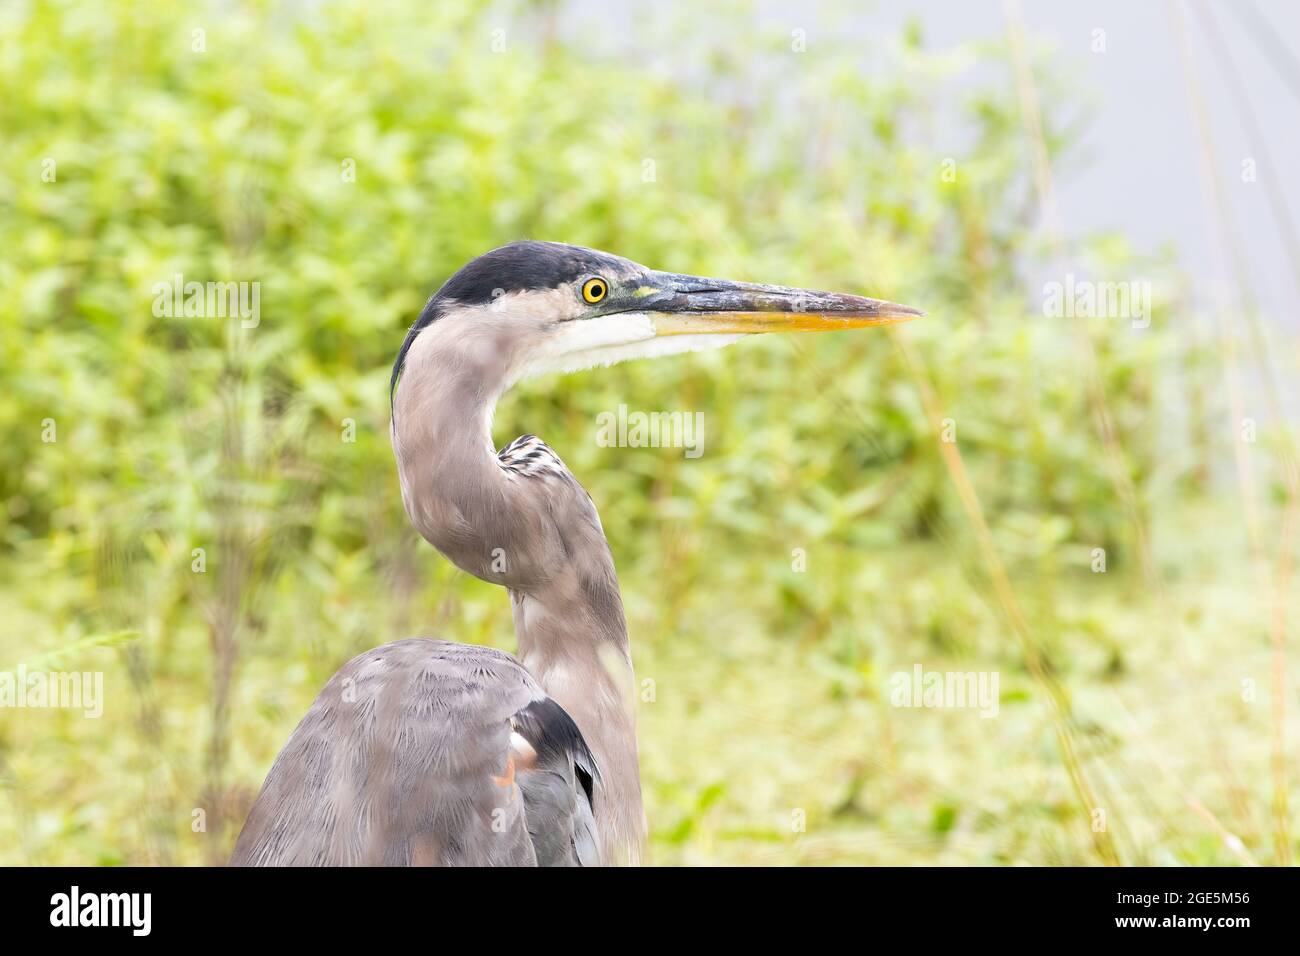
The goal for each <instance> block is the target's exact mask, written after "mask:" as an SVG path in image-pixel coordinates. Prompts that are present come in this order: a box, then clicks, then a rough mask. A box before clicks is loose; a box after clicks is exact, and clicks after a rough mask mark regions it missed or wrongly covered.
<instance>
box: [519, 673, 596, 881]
mask: <svg viewBox="0 0 1300 956" xmlns="http://www.w3.org/2000/svg"><path fill="white" fill-rule="evenodd" d="M511 725H512V726H513V727H514V732H515V734H517V735H518V736H519V737H522V738H523V739H524V740H525V741H526V742H527V746H529V747H531V748H532V749H533V751H534V753H533V754H531V755H529V756H530V759H529V761H528V763H529V766H528V767H527V769H524V770H521V771H520V772H519V773H518V775H517V776H516V782H517V783H518V784H519V789H520V792H521V793H522V795H523V801H524V816H525V818H526V822H527V827H528V835H529V837H530V838H531V840H532V848H533V853H534V854H535V855H536V857H537V863H538V865H539V866H594V865H596V864H598V863H599V862H600V852H599V849H598V845H599V844H598V839H597V836H596V820H595V816H594V814H593V811H592V808H593V806H594V804H595V789H596V781H597V780H599V779H600V772H599V771H598V770H597V768H596V761H595V758H594V757H592V755H591V750H590V749H588V747H587V742H586V741H585V740H583V738H582V732H581V731H580V730H578V726H577V724H575V723H574V722H573V718H571V717H570V716H569V715H568V714H567V713H566V712H565V710H564V708H563V707H561V706H560V705H559V704H557V703H556V702H555V701H553V700H551V699H549V698H544V699H541V700H534V701H532V702H531V703H529V704H528V705H527V706H525V707H524V708H523V709H522V710H520V711H519V712H518V713H516V714H515V716H514V717H513V718H512V719H511Z"/></svg>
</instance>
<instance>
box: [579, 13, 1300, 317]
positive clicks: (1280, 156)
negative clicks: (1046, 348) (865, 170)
mask: <svg viewBox="0 0 1300 956" xmlns="http://www.w3.org/2000/svg"><path fill="white" fill-rule="evenodd" d="M698 2H701V0H661V2H659V3H656V4H655V5H654V7H653V8H650V9H653V10H654V11H655V12H654V13H653V14H648V13H647V8H646V7H639V6H637V5H636V4H632V3H611V2H610V0H574V2H573V3H572V4H571V5H570V6H568V7H567V8H566V10H565V13H564V15H563V17H562V22H563V23H564V28H565V29H573V30H579V31H587V32H588V33H589V34H598V35H599V42H594V43H593V48H597V49H609V47H608V46H607V45H606V44H608V43H612V44H615V48H618V49H620V50H621V51H623V52H622V53H621V54H620V55H625V56H626V57H627V58H628V62H629V63H632V64H636V63H638V62H639V59H638V58H641V57H645V56H648V55H651V54H653V53H654V50H653V48H651V51H650V53H647V50H646V48H645V47H643V46H639V45H638V44H637V42H636V30H635V28H634V27H633V24H634V22H635V21H636V19H637V17H639V16H643V15H652V16H656V17H658V16H663V17H664V18H666V19H668V20H669V21H671V22H676V23H685V24H688V25H689V24H690V23H691V22H692V21H691V19H690V12H691V10H692V9H694V4H695V3H698ZM1173 2H1175V3H1177V4H1178V5H1179V9H1180V10H1182V12H1183V21H1184V23H1185V24H1186V27H1187V30H1188V33H1189V37H1190V41H1191V43H1192V49H1193V50H1194V58H1195V61H1196V64H1197V71H1198V74H1199V80H1200V84H1201V89H1202V91H1203V93H1204V96H1205V105H1206V109H1207V112H1208V114H1209V119H1210V125H1211V127H1212V129H1213V134H1214V139H1215V143H1216V148H1217V150H1218V160H1219V163H1218V168H1217V169H1216V170H1215V172H1216V175H1217V176H1219V177H1222V179H1221V181H1222V183H1223V189H1224V195H1225V197H1226V198H1227V200H1228V202H1229V204H1230V206H1231V210H1232V214H1233V216H1234V217H1235V219H1236V225H1237V229H1238V232H1239V235H1240V240H1241V242H1242V243H1243V247H1244V249H1245V251H1246V259H1247V260H1248V263H1249V267H1250V270H1251V279H1252V284H1253V292H1254V294H1255V296H1256V298H1257V299H1258V301H1259V303H1260V305H1261V307H1262V311H1263V313H1264V316H1265V318H1266V320H1267V322H1268V325H1269V326H1270V327H1271V328H1272V329H1273V330H1274V331H1275V332H1284V333H1286V334H1287V336H1288V337H1290V338H1292V339H1296V337H1297V333H1300V308H1298V305H1300V280H1297V278H1296V277H1295V276H1294V273H1293V271H1292V270H1291V266H1290V262H1289V260H1288V258H1287V256H1286V252H1285V247H1284V246H1283V243H1282V240H1281V238H1280V234H1279V232H1278V227H1277V223H1276V220H1275V218H1274V216H1273V215H1272V214H1271V212H1270V207H1269V193H1268V191H1267V188H1266V185H1265V178H1266V177H1272V178H1273V180H1274V182H1275V183H1276V184H1277V185H1278V186H1279V187H1280V188H1279V191H1280V192H1281V193H1282V194H1283V195H1284V196H1285V197H1286V204H1287V205H1288V207H1289V209H1290V212H1291V217H1292V220H1293V221H1294V222H1297V223H1300V196H1297V193H1298V192H1300V190H1296V189H1295V188H1293V187H1292V185H1291V183H1292V176H1293V175H1294V174H1293V173H1291V172H1290V171H1293V170H1298V169H1300V3H1298V2H1295V0H1232V2H1225V0H1217V2H1216V0H1195V2H1202V3H1204V5H1205V6H1206V7H1208V8H1209V9H1210V11H1211V16H1212V18H1213V20H1214V21H1215V22H1216V24H1217V27H1218V30H1217V33H1218V36H1220V37H1221V38H1222V45H1223V48H1224V49H1226V51H1227V55H1228V56H1229V57H1230V59H1231V60H1232V61H1233V63H1234V65H1235V68H1236V70H1237V73H1238V75H1239V77H1240V80H1239V82H1240V84H1241V86H1242V87H1243V88H1244V89H1245V90H1246V91H1247V94H1248V96H1249V101H1250V104H1251V107H1252V109H1253V111H1254V113H1255V116H1256V121H1257V123H1258V124H1259V126H1260V127H1262V129H1263V132H1264V135H1265V137H1266V138H1267V142H1266V143H1260V142H1255V141H1252V138H1251V136H1250V135H1249V132H1248V129H1249V127H1248V126H1247V124H1246V122H1245V121H1244V117H1242V116H1241V115H1240V114H1239V110H1238V107H1237V105H1236V100H1235V99H1234V97H1233V94H1232V91H1231V89H1230V88H1229V86H1228V83H1227V81H1226V80H1225V78H1224V74H1223V73H1222V71H1221V69H1220V67H1219V61H1218V59H1217V58H1216V57H1217V54H1216V52H1215V50H1213V49H1212V47H1211V45H1210V44H1209V42H1208V41H1207V37H1206V33H1205V27H1204V23H1205V20H1204V17H1203V15H1198V13H1197V11H1196V10H1195V9H1194V6H1193V2H1194V0H1173ZM1020 7H1021V9H1022V11H1023V16H1024V19H1025V23H1026V28H1027V31H1028V33H1029V34H1030V36H1031V37H1032V38H1033V39H1034V40H1035V41H1038V42H1040V43H1041V42H1046V43H1047V44H1049V45H1051V46H1052V47H1054V49H1055V51H1056V56H1057V57H1058V64H1057V65H1058V67H1060V68H1061V69H1062V70H1063V71H1065V72H1066V75H1068V76H1071V77H1073V79H1074V82H1073V83H1072V84H1071V87H1072V90H1073V92H1074V93H1075V94H1077V95H1078V96H1079V97H1082V98H1084V99H1086V100H1087V101H1088V102H1090V103H1091V106H1092V122H1091V124H1090V125H1089V126H1088V128H1087V135H1086V136H1085V138H1084V140H1083V142H1082V143H1081V144H1080V147H1079V149H1078V150H1077V151H1076V153H1075V155H1074V156H1073V158H1072V162H1071V164H1070V167H1069V168H1068V169H1066V170H1058V171H1057V178H1056V189H1057V196H1058V201H1059V205H1060V212H1061V218H1062V221H1063V225H1064V228H1065V231H1066V234H1067V235H1069V236H1075V235H1080V234H1085V233H1092V232H1096V231H1099V230H1107V231H1115V232H1119V233H1122V234H1123V235H1125V236H1127V237H1128V238H1129V240H1130V241H1131V242H1132V243H1133V245H1134V246H1135V248H1136V249H1137V250H1138V251H1139V252H1155V251H1157V250H1159V249H1161V248H1163V247H1165V246H1172V247H1173V248H1174V249H1175V250H1176V252H1177V256H1178V259H1179V261H1180V262H1181V263H1182V264H1183V266H1184V267H1185V269H1186V270H1187V272H1188V273H1190V274H1192V275H1194V276H1196V277H1197V278H1198V280H1200V281H1202V282H1213V281H1215V280H1216V278H1217V277H1219V276H1222V275H1223V274H1224V273H1223V271H1222V270H1221V269H1220V268H1219V265H1218V260H1217V258H1216V253H1215V251H1214V248H1213V246H1212V239H1213V235H1212V233H1211V229H1210V226H1209V221H1208V219H1207V211H1206V206H1205V200H1204V188H1205V187H1204V180H1203V176H1202V172H1201V168H1200V165H1199V164H1200V163H1201V162H1202V156H1201V152H1200V150H1201V147H1200V145H1199V141H1198V139H1197V136H1196V129H1195V126H1194V125H1193V119H1192V113H1191V107H1190V103H1189V98H1188V92H1187V86H1186V83H1185V80H1184V74H1183V71H1182V67H1181V65H1180V60H1179V56H1178V47H1177V40H1176V34H1175V32H1174V29H1173V24H1172V20H1171V14H1170V5H1169V2H1168V0H1089V2H1087V3H1075V2H1067V0H1021V3H1020ZM1232 8H1239V9H1237V10H1236V11H1235V12H1234V9H1232ZM1240 8H1245V9H1240ZM1252 14H1253V15H1252ZM742 15H747V16H753V17H755V18H757V19H758V20H759V21H760V24H761V25H764V26H768V27H773V28H775V27H781V28H782V29H790V28H793V27H800V28H803V29H805V30H806V31H807V36H808V43H809V50H810V51H812V50H814V49H815V44H816V43H817V41H818V39H819V38H821V37H826V36H832V35H833V36H837V37H840V38H843V37H844V36H849V37H852V36H853V35H854V34H855V33H860V35H862V36H863V37H864V38H866V37H871V38H875V37H877V36H881V35H884V36H891V37H893V36H897V35H898V34H899V32H900V31H901V29H902V27H903V26H904V24H905V23H906V22H907V21H909V20H910V19H912V18H917V19H919V20H920V22H921V23H922V24H923V30H924V36H925V45H926V48H927V49H929V50H932V51H940V50H943V49H945V48H948V47H952V46H954V45H956V44H959V43H962V42H964V41H970V40H994V39H998V38H1001V37H1003V36H1004V35H1005V29H1006V21H1005V16H1004V10H1003V3H1002V0H865V2H864V0H758V4H757V9H756V10H755V11H754V12H753V13H752V14H742ZM1244 20H1251V21H1252V22H1254V23H1256V24H1265V26H1264V27H1263V28H1262V29H1261V28H1258V27H1257V30H1256V32H1255V33H1252V32H1251V31H1250V30H1249V29H1247V28H1246V27H1244V26H1243V21H1244ZM706 22H708V23H710V24H712V23H715V22H716V21H715V20H712V19H709V20H707V21H706ZM1098 28H1100V29H1102V30H1104V31H1105V42H1106V50H1105V52H1104V53H1095V52H1093V51H1092V43H1093V31H1094V30H1095V29H1098ZM1261 33H1263V34H1264V37H1265V41H1266V40H1267V38H1268V37H1271V38H1272V44H1274V45H1275V47H1280V48H1281V49H1282V51H1283V52H1282V53H1281V54H1279V53H1278V52H1277V50H1276V48H1274V49H1272V50H1269V49H1266V46H1268V43H1267V42H1262V41H1261V36H1260V34H1261ZM620 40H622V41H623V44H622V45H620V43H619V41H620ZM1270 53H1272V57H1270ZM668 54H669V56H671V55H672V51H668ZM1278 60H1282V61H1283V62H1282V64H1281V65H1280V66H1279V65H1278V63H1277V61H1278ZM643 65H646V66H649V65H650V64H649V63H646V64H643ZM679 65H680V64H679ZM1076 105H1077V104H1076ZM1044 107H1045V108H1047V109H1050V108H1051V104H1050V103H1047V102H1045V103H1044ZM954 135H955V138H956V137H958V136H959V133H955V134H954ZM1247 157H1250V158H1253V159H1254V160H1255V163H1256V171H1257V176H1258V181H1257V182H1255V183H1253V184H1246V183H1243V182H1242V177H1241V169H1242V161H1243V159H1245V158H1247ZM1026 164H1027V165H1028V153H1026ZM1204 294H1205V296H1206V298H1207V301H1209V300H1210V295H1211V293H1210V291H1209V289H1208V288H1207V289H1206V290H1205V292H1204Z"/></svg>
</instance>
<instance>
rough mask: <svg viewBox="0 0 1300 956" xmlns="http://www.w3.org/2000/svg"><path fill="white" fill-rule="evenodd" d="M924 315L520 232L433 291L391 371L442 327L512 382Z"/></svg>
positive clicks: (395, 373)
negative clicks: (689, 270) (692, 271)
mask: <svg viewBox="0 0 1300 956" xmlns="http://www.w3.org/2000/svg"><path fill="white" fill-rule="evenodd" d="M922 314H924V313H922V312H921V311H920V310H918V309H914V308H912V307H910V306H906V305H898V304H897V303H894V302H886V301H883V300H881V299H868V298H864V297H862V296H857V295H846V294H843V293H837V292H817V291H813V290H811V289H797V288H790V287H787V286H776V285H760V284H757V283H752V282H734V281H731V280H728V279H710V278H703V277H700V276H692V275H681V274H678V273H672V272H659V271H656V270H654V269H649V268H647V267H645V266H643V265H640V264H638V263H636V262H633V261H631V260H630V259H624V258H622V257H621V256H615V255H611V254H609V253H606V252H600V251H597V250H595V249H585V248H583V247H581V246H570V245H566V244H563V243H557V242H533V241H523V242H512V243H510V244H509V245H505V246H502V247H500V248H499V249H494V250H492V251H491V252H488V253H486V254H484V255H482V256H479V257H478V258H477V259H474V260H473V261H472V262H470V263H468V264H467V265H466V266H464V267H463V268H462V269H460V271H458V272H457V273H456V274H455V275H453V276H452V277H451V278H450V279H448V280H447V282H446V284H444V285H443V287H442V288H441V289H439V290H438V293H437V294H436V295H435V296H434V297H433V298H432V299H430V300H429V302H428V304H427V305H426V306H425V308H424V311H423V312H422V313H421V315H420V318H419V320H418V321H417V322H416V323H415V325H413V326H412V327H411V330H410V333H409V334H408V335H407V338H406V341H405V342H404V343H403V345H402V350H401V353H400V354H399V355H398V358H397V362H396V364H395V365H394V367H393V379H392V381H393V386H394V387H396V384H397V379H398V376H399V375H400V373H401V371H402V366H403V362H404V360H405V359H406V357H407V354H408V352H409V351H410V349H411V347H412V345H413V343H414V342H415V340H416V338H417V336H419V335H421V334H422V333H423V332H424V331H425V330H426V329H428V328H430V327H431V326H433V327H436V328H437V334H438V336H439V337H440V338H446V339H448V340H451V341H455V342H457V343H459V344H460V345H461V346H462V347H463V348H465V349H466V350H467V351H469V352H470V353H471V354H480V356H481V358H482V359H483V360H484V361H485V362H487V363H489V364H493V365H495V366H497V367H499V368H500V370H501V375H502V377H503V379H504V380H505V381H504V384H509V382H511V381H515V380H518V379H520V378H525V377H529V376H532V375H538V374H543V373H546V372H552V371H576V370H578V369H583V368H590V367H592V366H595V365H612V364H614V363H615V362H621V361H624V360H626V359H633V358H647V357H656V356H662V355H672V354H676V353H679V352H689V351H697V350H700V349H706V348H717V347H720V346H723V345H728V344H730V343H732V342H735V341H737V340H739V339H742V338H744V337H745V336H749V335H758V334H763V333H767V332H826V331H835V330H840V329H855V328H862V327H865V326H872V325H888V324H892V323H895V322H905V321H907V320H908V319H912V318H915V317H916V316H918V315H922ZM470 361H473V359H471V360H470Z"/></svg>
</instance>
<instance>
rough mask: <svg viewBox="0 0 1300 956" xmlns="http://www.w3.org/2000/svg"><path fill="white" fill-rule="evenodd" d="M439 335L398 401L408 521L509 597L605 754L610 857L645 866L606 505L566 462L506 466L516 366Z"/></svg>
mask: <svg viewBox="0 0 1300 956" xmlns="http://www.w3.org/2000/svg"><path fill="white" fill-rule="evenodd" d="M428 334H429V333H428V332H425V333H422V334H421V336H420V337H419V338H417V340H416V343H415V346H413V347H412V349H411V353H410V356H408V365H407V369H406V371H405V372H404V374H403V377H402V380H401V382H400V383H399V385H398V389H397V393H396V395H395V398H394V420H393V443H394V451H395V453H396V456H397V462H398V472H399V475H400V478H401V485H402V498H403V501H404V503H405V505H406V510H407V513H408V515H410V517H411V520H412V522H413V523H414V524H415V526H416V529H417V530H418V531H419V532H420V534H421V535H423V536H424V538H425V539H427V540H428V541H429V542H430V543H431V544H432V545H433V546H434V547H436V548H437V549H438V550H439V551H441V552H442V553H443V554H444V555H445V556H446V557H447V558H448V559H450V560H451V561H452V562H453V563H454V564H456V565H457V566H458V567H460V568H461V569H463V570H465V571H467V572H469V573H470V574H473V575H475V576H476V577H479V578H481V579H483V580H485V581H489V582H491V583H495V584H500V585H502V586H504V587H506V588H507V589H508V591H509V593H510V599H511V609H512V611H513V616H514V624H515V634H516V636H517V637H518V641H519V647H518V655H517V656H518V657H519V660H520V662H521V663H522V664H523V665H524V666H525V667H526V668H527V669H528V671H529V672H530V673H531V674H532V675H533V676H534V678H536V679H537V681H538V683H540V684H541V686H542V688H543V689H544V690H545V691H546V693H547V694H548V695H550V696H551V697H552V698H554V699H555V700H556V701H557V702H558V703H559V704H560V705H561V706H562V707H564V709H565V710H566V711H568V712H569V714H570V715H571V716H572V717H573V719H574V721H575V722H576V723H577V724H578V728H579V729H580V730H581V731H582V733H583V736H584V737H585V738H586V739H587V742H588V744H589V745H590V747H591V748H592V751H593V753H594V755H595V757H596V760H597V764H598V767H599V770H600V773H601V779H602V786H601V787H600V788H599V789H598V791H597V797H596V807H595V811H596V813H595V815H596V822H597V827H598V829H599V830H600V832H601V835H602V843H603V844H604V846H605V850H606V857H607V858H608V859H610V860H611V861H613V860H617V859H620V858H631V859H635V858H637V857H638V856H639V852H640V842H641V838H642V834H643V830H644V815H643V812H642V808H641V792H640V778H639V773H638V769H637V755H636V729H635V719H634V704H633V701H634V699H635V697H634V694H635V687H634V679H633V674H632V663H631V657H630V653H629V647H628V636H627V623H626V620H625V617H624V614H623V602H622V597H621V595H620V593H619V587H618V578H617V576H616V574H615V570H614V561H613V556H612V555H611V553H610V550H609V545H608V542H607V541H606V540H605V536H604V532H603V531H602V530H601V527H600V521H599V518H598V517H597V516H596V512H595V506H594V505H593V504H592V502H591V499H590V498H589V497H588V495H587V493H586V492H585V491H584V490H583V489H582V487H581V486H580V485H579V484H578V482H577V481H576V480H575V479H574V478H573V476H572V475H571V474H569V473H568V471H567V469H564V466H563V464H562V463H560V462H559V461H558V459H556V460H555V462H554V464H551V463H550V462H549V459H548V460H547V461H546V462H540V459H537V460H534V465H533V467H534V468H536V469H537V471H535V472H534V473H531V474H518V473H510V472H507V470H506V469H505V468H503V467H502V463H501V461H500V459H499V458H498V457H497V454H496V451H495V449H494V448H493V443H492V435H491V421H492V414H493V411H494V409H495V405H496V401H497V399H498V397H499V396H500V394H501V392H502V391H503V389H504V383H505V382H506V381H508V365H506V364H495V363H493V362H491V361H489V362H487V363H486V367H485V366H484V363H483V362H481V361H477V360H480V359H482V356H481V355H479V354H477V352H475V351H474V350H473V349H472V348H471V350H470V353H469V354H468V355H467V354H466V352H465V350H464V349H463V348H462V343H461V342H459V341H456V340H455V339H454V337H451V336H444V337H443V338H442V339H440V340H438V339H434V338H432V337H431V338H430V341H429V342H427V343H425V346H426V347H425V348H423V349H421V348H419V346H420V344H421V342H420V340H421V339H424V338H425V337H426V336H428ZM433 346H438V347H437V348H434V347H433ZM543 466H545V467H543Z"/></svg>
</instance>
